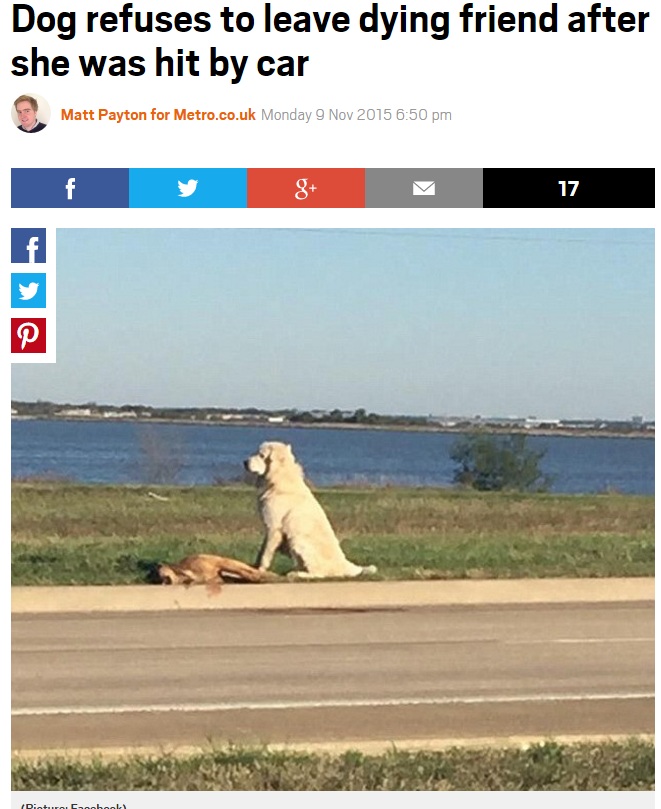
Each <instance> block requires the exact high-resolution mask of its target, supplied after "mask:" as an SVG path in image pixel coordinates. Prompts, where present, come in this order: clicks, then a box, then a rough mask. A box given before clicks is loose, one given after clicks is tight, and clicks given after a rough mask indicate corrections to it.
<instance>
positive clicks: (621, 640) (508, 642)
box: [503, 638, 655, 646]
mask: <svg viewBox="0 0 661 809" xmlns="http://www.w3.org/2000/svg"><path fill="white" fill-rule="evenodd" d="M654 640H655V639H654V638H553V639H551V640H505V641H503V643H504V644H505V645H507V646H534V645H535V644H537V645H539V644H543V645H544V646H550V645H551V644H553V643H577V644H584V643H654Z"/></svg>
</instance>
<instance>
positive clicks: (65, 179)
mask: <svg viewBox="0 0 661 809" xmlns="http://www.w3.org/2000/svg"><path fill="white" fill-rule="evenodd" d="M128 204H129V170H128V169H59V168H58V169H12V170H11V207H12V208H128Z"/></svg>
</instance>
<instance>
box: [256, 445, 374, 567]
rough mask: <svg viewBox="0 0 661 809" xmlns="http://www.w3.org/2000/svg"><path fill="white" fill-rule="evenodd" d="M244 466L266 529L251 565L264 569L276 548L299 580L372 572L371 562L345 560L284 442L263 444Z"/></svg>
mask: <svg viewBox="0 0 661 809" xmlns="http://www.w3.org/2000/svg"><path fill="white" fill-rule="evenodd" d="M244 465H245V467H246V469H247V470H248V471H249V472H251V473H252V474H253V475H255V476H256V477H257V488H258V491H259V496H258V505H259V513H260V516H261V518H262V521H263V523H264V526H265V528H266V535H265V537H264V542H263V544H262V547H261V549H260V552H259V555H258V557H257V562H256V567H258V568H259V569H260V570H268V569H269V567H270V566H271V562H272V561H273V556H274V554H275V552H276V551H277V550H278V548H281V549H282V550H285V552H286V553H288V554H289V555H290V556H291V558H292V559H293V560H294V562H295V564H296V568H297V576H298V577H299V578H311V579H323V578H331V577H333V578H334V577H351V578H353V577H355V576H360V574H361V573H374V572H376V568H375V567H374V566H373V565H371V566H370V567H365V568H363V567H360V566H359V565H354V564H353V562H350V561H349V560H348V559H347V558H346V556H345V555H344V553H343V551H342V548H341V547H340V543H339V541H338V539H337V537H336V536H335V532H334V531H333V528H332V526H331V524H330V522H329V520H328V517H327V516H326V513H325V512H324V510H323V508H322V507H321V505H320V504H319V502H318V501H317V500H316V498H315V496H314V495H313V494H312V492H311V491H310V489H309V487H308V485H307V484H306V482H305V479H304V477H303V469H302V468H301V466H300V465H299V464H298V463H297V462H296V458H294V454H293V452H292V450H291V446H290V445H289V444H282V443H280V442H278V441H270V442H266V443H264V444H262V445H261V446H260V448H259V452H258V453H257V454H256V455H252V456H251V457H250V458H248V459H247V460H246V461H245V464H244Z"/></svg>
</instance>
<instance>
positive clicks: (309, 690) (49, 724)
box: [12, 601, 654, 751]
mask: <svg viewBox="0 0 661 809" xmlns="http://www.w3.org/2000/svg"><path fill="white" fill-rule="evenodd" d="M12 625H13V631H12V649H13V654H12V698H13V704H12V748H13V749H14V750H22V751H27V750H39V749H42V750H43V749H48V748H51V749H53V748H56V749H60V750H61V749H66V748H69V749H76V750H79V749H84V748H113V749H118V748H119V749H124V748H128V747H137V746H140V747H151V748H153V747H159V746H166V747H169V748H173V747H185V746H189V745H204V744H207V743H209V742H210V741H214V742H218V743H223V742H227V741H232V742H237V743H271V744H276V743H278V744H290V745H295V744H297V743H298V744H301V743H303V744H312V743H315V744H326V745H328V744H332V743H336V744H338V745H340V746H347V745H350V744H351V743H355V744H356V746H362V747H365V746H366V745H369V744H370V743H390V742H395V743H398V744H400V745H401V744H404V743H409V742H416V743H421V742H423V743H430V744H431V743H434V744H441V743H443V744H445V743H456V742H465V741H470V740H478V739H479V740H492V739H493V740H504V739H513V738H515V739H521V738H548V737H551V736H557V737H564V738H566V737H586V736H591V737H594V736H619V735H628V734H638V733H653V731H654V700H653V691H654V605H653V603H652V602H650V601H641V602H622V603H563V604H523V605H517V604H511V605H484V606H479V605H460V606H458V605H451V606H410V607H395V608H373V607H370V608H363V609H361V608H356V609H347V610H341V609H332V610H325V609H314V610H306V609H276V610H270V611H260V610H231V609H230V610H222V611H203V610H201V611H188V610H184V611H168V612H154V611H152V612H145V611H143V612H109V613H79V614H72V613H70V614H64V613H63V614H57V613H49V614H14V615H13V616H12Z"/></svg>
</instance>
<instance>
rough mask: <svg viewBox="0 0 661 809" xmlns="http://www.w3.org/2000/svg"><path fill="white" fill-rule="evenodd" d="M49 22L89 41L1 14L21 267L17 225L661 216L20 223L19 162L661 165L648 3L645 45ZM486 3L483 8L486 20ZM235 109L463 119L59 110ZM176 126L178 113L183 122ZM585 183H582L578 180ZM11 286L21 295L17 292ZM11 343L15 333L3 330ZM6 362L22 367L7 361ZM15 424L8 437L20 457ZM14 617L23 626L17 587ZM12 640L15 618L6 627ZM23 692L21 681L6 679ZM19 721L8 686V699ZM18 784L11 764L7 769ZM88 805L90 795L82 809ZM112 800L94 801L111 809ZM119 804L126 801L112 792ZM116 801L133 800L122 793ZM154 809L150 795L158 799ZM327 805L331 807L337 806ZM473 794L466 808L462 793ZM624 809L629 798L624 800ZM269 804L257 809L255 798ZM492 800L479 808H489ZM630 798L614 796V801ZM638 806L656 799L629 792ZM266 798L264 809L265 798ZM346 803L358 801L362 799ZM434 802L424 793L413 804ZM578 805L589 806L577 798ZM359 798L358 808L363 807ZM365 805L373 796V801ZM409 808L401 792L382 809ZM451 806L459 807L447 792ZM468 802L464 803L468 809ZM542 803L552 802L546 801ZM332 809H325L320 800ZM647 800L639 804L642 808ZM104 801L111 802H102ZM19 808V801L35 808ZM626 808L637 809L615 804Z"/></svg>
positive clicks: (146, 218) (600, 213) (524, 212)
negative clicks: (224, 60)
mask: <svg viewBox="0 0 661 809" xmlns="http://www.w3.org/2000/svg"><path fill="white" fill-rule="evenodd" d="M33 5H34V7H35V8H36V9H37V11H41V10H50V11H55V12H59V11H65V10H76V11H77V13H78V17H79V20H78V28H79V31H78V33H77V35H76V37H75V38H74V39H73V40H71V41H69V42H66V41H62V40H60V39H58V37H57V36H56V33H55V32H52V33H39V32H36V31H32V32H30V33H25V34H12V33H11V22H10V8H9V4H5V6H4V8H3V18H2V19H3V23H2V29H1V31H0V35H1V37H2V48H1V52H2V72H1V75H0V78H1V81H2V87H3V90H4V92H3V93H2V98H3V99H4V104H5V129H4V132H5V135H4V136H3V138H2V142H3V146H2V151H1V155H2V158H1V159H2V161H3V164H4V167H3V171H2V177H3V178H4V190H3V192H2V193H3V199H4V202H3V208H4V214H5V215H4V217H3V221H4V223H5V226H4V227H3V228H2V232H1V233H0V239H1V240H2V244H1V245H0V249H1V250H2V253H1V254H2V255H3V256H5V260H7V257H8V255H9V227H29V226H39V227H47V228H49V234H50V233H51V230H50V229H52V228H57V227H73V226H75V227H99V226H105V227H166V228H167V227H301V228H304V227H371V228H377V227H400V228H401V227H510V228H511V227H521V228H525V227H577V228H579V227H604V228H608V227H655V225H656V221H657V214H656V212H655V211H653V210H649V209H648V210H643V209H579V210H560V209H525V208H520V209H483V210H482V209H437V210H434V209H430V210H419V209H415V210H414V209H411V210H391V209H383V210H380V209H358V210H356V209H333V210H305V211H293V210H291V209H272V210H250V209H223V210H191V211H181V210H167V209H166V210H158V211H156V210H140V211H136V210H129V209H124V210H122V209H117V210H75V211H66V210H55V209H48V210H32V209H31V210H13V211H12V210H11V207H10V204H11V203H10V174H9V170H10V168H11V167H57V166H62V167H65V166H66V167H81V168H83V167H133V168H138V167H168V166H177V167H246V168H249V167H265V168H269V167H270V168H276V167H297V166H307V167H348V168H349V167H357V168H368V167H389V166H392V167H414V166H438V167H466V168H468V167H478V168H479V167H490V168H491V167H493V168H495V167H504V168H507V167H511V168H516V167H537V166H539V167H554V166H575V167H603V168H607V167H623V168H626V167H650V168H652V167H657V165H658V156H659V141H660V137H659V136H660V131H659V125H658V124H659V80H658V77H659V58H658V54H659V37H658V13H659V12H658V5H657V4H656V3H652V2H650V0H628V2H627V3H625V4H620V3H618V4H615V5H613V8H614V10H616V11H617V12H623V11H630V12H633V13H635V14H636V15H637V13H638V12H639V11H649V12H650V13H651V17H650V18H649V19H648V20H646V26H645V27H646V32H645V33H643V34H640V33H622V32H618V33H606V32H605V31H604V28H603V21H599V24H600V29H599V33H575V34H571V33H569V32H567V31H566V30H565V29H566V21H567V17H568V14H569V13H570V12H573V11H583V12H586V11H588V10H589V8H590V6H591V3H588V2H585V1H584V0H572V1H571V2H559V3H558V4H557V5H558V18H559V29H560V30H559V31H558V33H548V34H545V33H540V32H538V33H535V34H529V33H514V32H512V33H479V34H478V33H462V32H461V31H460V26H459V22H460V21H459V18H458V16H457V14H458V11H459V10H460V8H461V5H462V4H460V3H457V2H450V0H445V2H443V1H442V0H439V2H438V3H435V4H431V3H429V2H423V1H422V0H417V2H409V3H407V4H406V6H407V9H408V10H410V11H416V10H418V11H420V10H425V11H429V12H431V11H434V10H439V11H442V10H447V11H449V12H450V15H451V30H450V34H449V37H448V38H447V39H446V40H444V41H435V40H434V39H432V37H431V36H430V35H429V34H423V33H417V34H413V33H407V34H401V33H398V32H395V33H394V34H393V36H392V37H391V38H390V40H389V41H382V40H381V39H380V36H379V35H378V34H367V33H362V32H360V31H359V30H358V28H357V25H356V23H357V19H358V16H359V14H360V13H361V12H363V11H367V10H370V8H371V5H372V4H371V3H369V2H353V1H351V0H344V2H331V0H329V2H326V3H321V4H319V3H315V4H314V8H315V9H317V10H329V11H332V12H334V11H346V12H348V13H349V15H350V17H351V20H352V26H351V31H350V32H348V33H343V34H338V33H333V32H327V33H324V34H314V33H305V34H297V33H286V34H284V33H270V34H264V33H260V30H261V21H262V14H263V7H264V4H263V3H254V2H249V3H241V4H240V5H239V4H231V3H230V4H229V6H230V8H232V9H233V10H235V11H251V12H253V13H254V15H255V19H256V26H255V29H254V30H253V31H252V32H250V33H247V34H241V33H234V34H227V33H224V32H223V31H222V30H221V26H220V21H219V20H218V18H217V16H216V15H217V12H218V10H219V8H220V7H221V6H219V5H216V4H212V3H210V2H208V0H200V2H194V3H192V4H191V3H183V2H179V3H172V2H162V3H159V4H147V3H144V2H143V3H140V2H138V3H135V4H134V8H135V9H136V10H137V9H140V10H148V9H150V8H151V9H152V10H163V11H172V12H177V11H189V12H195V11H209V12H210V13H211V15H212V30H211V31H210V32H209V33H206V34H198V33H193V32H190V33H186V34H184V33H171V34H158V35H150V34H131V33H119V32H115V33H94V34H87V33H85V32H84V30H83V25H81V22H82V20H83V16H84V12H85V11H86V10H87V9H88V8H90V7H92V5H93V8H94V9H96V10H100V11H106V10H107V11H115V12H117V11H119V10H120V8H121V5H122V4H121V3H118V2H110V0H108V2H106V3H102V4H85V8H83V7H82V4H78V3H64V2H61V3H37V2H35V3H34V4H33ZM486 5H487V4H479V6H478V7H479V8H484V7H485V6H486ZM494 5H495V7H496V12H501V11H511V12H515V13H516V12H517V11H519V10H536V11H539V12H541V11H547V10H549V9H550V6H551V4H550V3H547V2H545V1H544V0H542V2H533V0H528V2H513V1H512V0H510V1H509V2H502V3H501V2H498V3H495V4H494ZM272 7H273V10H274V11H288V12H290V13H295V12H296V11H299V10H307V9H310V4H305V3H302V2H300V0H298V1H297V0H288V2H275V3H273V4H272ZM400 7H401V4H400V3H379V8H380V10H388V11H395V10H399V9H400ZM157 46H161V47H162V48H163V49H164V51H166V52H168V53H170V54H171V55H174V54H176V51H177V49H178V48H182V49H184V51H188V50H189V49H194V50H195V51H196V52H197V53H198V54H199V55H200V56H201V59H200V63H199V67H200V71H201V73H202V75H201V76H200V77H191V76H185V77H181V78H176V77H175V78H172V77H162V78H155V77H154V76H153V53H154V51H155V49H156V47H157ZM212 46H215V47H216V48H217V51H218V53H219V54H226V55H229V54H234V55H237V56H240V55H247V56H249V59H250V64H249V66H248V68H247V69H246V72H245V74H244V77H243V79H242V81H241V82H240V83H239V84H235V85H232V84H231V83H230V80H229V78H220V77H217V78H210V77H208V76H206V75H205V73H206V71H207V54H208V51H209V49H210V48H211V47H212ZM32 47H37V48H38V50H39V53H40V54H44V55H48V56H50V57H54V56H56V55H64V56H67V57H68V58H69V60H70V63H71V71H70V73H69V75H67V76H66V77H60V78H58V77H52V76H51V77H48V78H44V77H42V76H41V75H40V76H37V77H31V76H27V77H22V78H16V77H13V76H12V75H11V72H10V71H11V64H10V62H11V58H12V57H13V56H14V55H18V54H26V55H27V54H29V53H30V49H31V48H32ZM78 54H84V55H90V54H97V55H101V54H105V55H108V56H114V55H124V56H126V57H129V56H131V55H142V56H144V57H145V59H146V65H147V75H145V76H143V77H126V78H110V77H101V78H97V77H94V78H84V77H83V76H82V74H81V73H80V70H79V67H78V63H77V56H78ZM265 54H270V55H272V56H274V57H278V56H280V55H283V54H291V55H299V54H302V55H309V56H310V61H309V62H308V63H307V65H306V68H305V76H304V77H303V78H278V77H270V78H261V77H259V76H258V75H257V74H256V71H255V62H256V59H257V57H259V56H261V55H265ZM23 93H26V94H36V95H40V96H42V97H44V98H46V99H47V101H48V103H49V105H50V110H51V119H50V123H49V126H48V128H47V130H46V131H45V132H43V133H40V134H39V135H37V136H36V137H35V138H27V137H25V136H24V135H23V133H20V132H18V131H17V130H16V129H15V127H14V125H13V123H12V121H11V109H12V102H13V100H14V98H16V97H17V96H18V95H20V94H23ZM152 107H155V108H157V109H160V110H173V109H174V108H175V107H176V108H183V107H185V108H187V109H190V110H194V109H200V110H235V111H240V110H244V109H246V108H248V107H251V108H252V109H253V110H256V111H258V118H259V111H261V109H271V108H272V109H277V110H280V111H291V110H293V109H299V110H307V111H312V112H314V110H316V109H318V108H324V109H326V110H328V109H329V108H337V109H343V110H357V109H359V108H361V107H362V108H374V109H378V108H381V109H385V108H390V109H392V110H396V109H398V108H402V109H410V108H425V109H427V110H429V111H432V110H443V111H451V112H452V121H451V122H444V123H442V124H435V125H432V124H431V123H420V122H395V121H389V122H378V121H373V122H367V121H366V122H362V123H359V122H356V121H352V122H330V121H328V120H327V119H326V120H324V121H323V122H321V123H317V122H316V121H314V119H313V122H311V123H310V124H301V123H287V122H282V123H267V122H262V121H260V120H257V121H256V122H255V123H254V124H244V123H232V122H228V123H220V122H215V123H207V122H204V123H203V122H190V123H189V122H174V121H171V122H169V123H154V124H149V123H148V124H144V123H139V124H138V123H136V124H130V123H129V124H122V125H118V124H115V123H112V122H107V123H105V124H98V123H94V124H91V123H79V124H73V123H67V122H64V121H61V120H59V113H60V110H61V109H62V108H65V109H68V108H73V109H76V110H83V109H98V108H107V109H109V110H116V111H124V110H126V109H128V110H143V109H144V110H147V111H149V110H151V108H152ZM171 117H172V116H171ZM568 179H571V178H568ZM7 288H8V284H7ZM6 338H7V340H8V335H6ZM7 365H9V363H7ZM4 378H5V390H6V392H7V395H8V398H9V395H10V369H9V367H7V368H6V371H5V377H4ZM9 428H10V423H9V419H7V421H6V424H5V428H4V445H5V446H7V447H8V446H9V440H10V429H9ZM6 459H7V462H6V464H5V465H4V467H3V469H4V481H3V491H4V499H5V504H6V507H5V510H4V511H5V514H6V517H5V527H6V528H5V536H6V538H7V543H6V548H7V551H6V552H7V553H8V549H9V541H8V539H9V531H10V520H9V515H10V507H9V502H10V501H9V497H10V485H9V484H10V475H11V473H10V464H9V453H7V454H6ZM5 592H6V596H5V597H6V602H5V603H6V610H5V615H7V616H8V615H9V613H10V593H9V588H8V587H7V588H6V591H5ZM5 630H6V632H5V638H6V639H7V645H8V639H9V620H8V618H7V620H6V622H5ZM7 680H8V678H7ZM4 693H5V705H6V714H5V715H6V716H8V714H9V705H10V694H9V686H8V685H7V686H6V687H5V691H4ZM5 727H6V730H5V731H4V733H3V739H4V749H5V753H6V759H5V760H6V761H8V759H9V755H10V740H9V723H5ZM6 772H7V778H8V768H7V770H6ZM77 797H78V798H79V802H80V803H84V802H85V801H84V800H83V799H84V797H85V795H84V794H83V795H80V796H77ZM98 797H99V796H98V795H97V796H94V795H92V794H90V795H89V798H90V799H93V798H94V800H93V801H92V802H93V803H96V802H97V801H96V798H98ZM107 797H108V799H110V798H111V797H112V796H110V795H109V796H107ZM118 797H119V796H118ZM144 797H145V800H146V798H147V797H148V796H144ZM153 797H154V798H155V800H154V801H153V803H151V804H149V803H147V802H143V801H138V798H139V796H135V799H134V800H131V801H130V802H128V803H127V805H128V806H131V807H134V806H138V805H140V806H143V805H145V806H146V805H150V806H151V805H153V806H156V805H162V806H166V807H174V806H177V805H181V801H182V796H177V795H176V794H171V795H160V796H158V797H156V796H153ZM285 797H286V799H287V801H288V802H296V801H297V800H298V801H300V800H304V799H305V796H303V795H301V796H296V797H293V796H291V795H289V796H274V795H271V796H268V799H269V800H284V799H285ZM325 797H326V798H330V796H325ZM464 797H466V796H464ZM622 797H624V796H622ZM254 798H255V796H253V799H254ZM484 798H485V796H482V799H484ZM489 798H490V799H491V802H494V803H497V804H500V805H503V806H505V805H512V803H517V804H520V805H523V803H522V800H523V799H524V798H525V796H523V795H511V794H510V795H508V796H503V795H501V796H496V795H492V796H489ZM618 798H619V796H615V795H610V796H609V795H606V796H603V797H601V796H600V797H599V802H600V805H601V806H605V805H608V804H609V803H610V802H613V801H616V800H617V799H618ZM626 798H627V803H628V805H633V803H632V801H633V800H634V799H635V798H638V801H641V800H643V799H644V800H645V801H646V802H647V803H646V805H650V804H651V800H652V796H651V795H644V796H640V795H638V796H632V795H628V796H626ZM242 799H243V800H245V798H242V796H240V795H223V796H217V795H216V796H214V795H206V796H205V795H195V796H192V795H186V796H185V797H183V800H185V801H186V802H191V803H195V804H196V805H208V806H211V805H218V803H219V802H220V801H221V800H222V802H223V803H227V802H228V801H230V802H234V803H235V804H236V803H239V802H240V801H241V800H242ZM264 799H265V797H262V798H260V800H264ZM352 799H354V798H353V796H347V798H343V800H352ZM425 799H427V800H430V799H435V798H434V797H433V796H424V797H423V796H416V797H415V800H425ZM562 799H563V800H564V801H569V802H573V800H572V799H574V800H575V805H578V800H582V796H580V795H576V796H571V795H564V796H563V798H562ZM356 800H357V798H356ZM363 800H364V798H363ZM383 800H385V801H387V802H390V803H391V805H394V801H395V800H399V798H398V796H396V795H385V796H381V797H379V801H383ZM443 800H444V801H445V800H448V798H447V797H444V798H443ZM456 800H459V796H457V797H456ZM535 800H536V801H539V800H540V796H539V795H538V796H536V798H535ZM322 801H323V799H322ZM638 801H636V803H638ZM101 802H102V801H101ZM20 803H21V800H20V799H19V796H12V805H14V804H15V805H20ZM618 805H623V804H622V803H618Z"/></svg>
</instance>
